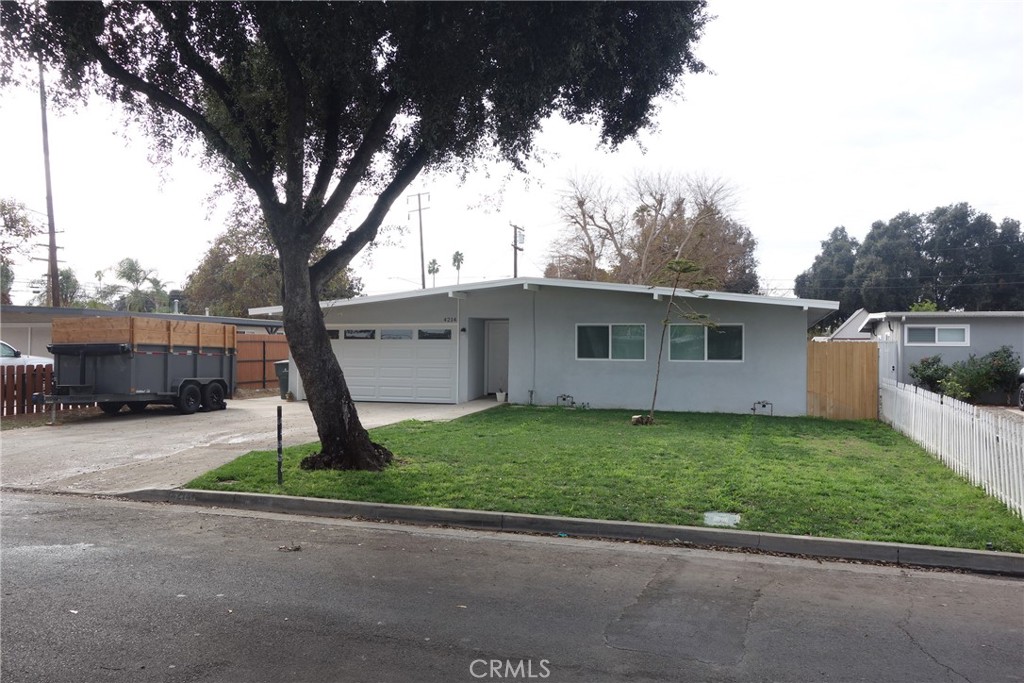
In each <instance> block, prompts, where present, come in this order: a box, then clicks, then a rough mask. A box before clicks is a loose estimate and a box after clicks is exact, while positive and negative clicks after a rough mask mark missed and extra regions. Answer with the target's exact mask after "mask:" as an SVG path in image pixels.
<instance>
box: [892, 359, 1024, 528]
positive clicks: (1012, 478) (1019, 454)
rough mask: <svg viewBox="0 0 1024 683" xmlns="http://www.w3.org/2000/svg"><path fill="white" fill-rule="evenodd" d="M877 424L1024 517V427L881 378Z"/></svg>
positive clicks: (965, 404)
mask: <svg viewBox="0 0 1024 683" xmlns="http://www.w3.org/2000/svg"><path fill="white" fill-rule="evenodd" d="M881 392H882V400H881V419H882V421H883V422H886V423H888V424H889V425H891V426H892V428H893V429H895V430H896V431H898V432H901V433H902V434H905V435H906V436H908V437H910V438H911V439H913V440H914V441H916V442H917V443H918V444H920V445H921V446H922V447H924V449H925V450H927V451H928V452H929V453H931V454H932V455H934V456H936V457H937V458H938V459H939V460H941V461H942V462H943V463H945V464H946V466H947V467H949V468H950V469H952V470H953V471H954V472H956V473H957V474H959V475H960V476H962V477H964V478H965V479H967V480H969V481H970V482H971V483H972V484H975V485H976V486H981V487H982V488H984V489H985V491H986V493H988V494H989V495H990V496H993V497H995V498H998V499H999V500H1001V501H1002V502H1003V503H1005V504H1006V506H1007V507H1008V508H1010V510H1012V511H1013V512H1015V513H1016V514H1017V515H1019V516H1021V517H1024V422H1019V421H1017V420H1013V419H1010V418H1008V417H1001V416H999V415H996V414H993V413H990V412H988V411H984V410H981V409H980V408H976V407H975V406H972V405H970V404H969V403H963V402H962V401H957V400H955V399H951V398H949V397H948V396H942V395H940V394H933V393H931V392H929V391H925V390H923V389H920V388H918V387H913V386H908V385H906V384H900V383H898V382H895V381H893V380H889V379H884V380H882V382H881Z"/></svg>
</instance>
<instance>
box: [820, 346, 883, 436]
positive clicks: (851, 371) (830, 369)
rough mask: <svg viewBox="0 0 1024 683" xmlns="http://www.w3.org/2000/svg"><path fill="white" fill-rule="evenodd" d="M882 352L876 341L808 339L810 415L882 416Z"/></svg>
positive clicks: (853, 417)
mask: <svg viewBox="0 0 1024 683" xmlns="http://www.w3.org/2000/svg"><path fill="white" fill-rule="evenodd" d="M878 353H879V352H878V344H877V343H875V342H813V341H812V342H808V343H807V414H808V415H810V416H813V417H824V418H828V419H830V420H876V419H878V362H879V361H878Z"/></svg>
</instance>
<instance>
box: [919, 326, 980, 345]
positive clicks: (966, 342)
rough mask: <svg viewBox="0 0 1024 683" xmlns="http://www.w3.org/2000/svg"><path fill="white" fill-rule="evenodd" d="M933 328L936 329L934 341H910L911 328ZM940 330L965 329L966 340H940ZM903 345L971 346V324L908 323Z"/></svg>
mask: <svg viewBox="0 0 1024 683" xmlns="http://www.w3.org/2000/svg"><path fill="white" fill-rule="evenodd" d="M928 328H931V329H933V330H935V335H934V341H930V342H920V341H910V330H912V329H914V330H920V329H928ZM939 330H963V331H964V340H963V341H962V342H960V341H952V342H951V341H939ZM903 345H904V346H970V345H971V326H970V324H968V323H943V324H938V323H928V324H924V323H906V324H905V325H904V326H903Z"/></svg>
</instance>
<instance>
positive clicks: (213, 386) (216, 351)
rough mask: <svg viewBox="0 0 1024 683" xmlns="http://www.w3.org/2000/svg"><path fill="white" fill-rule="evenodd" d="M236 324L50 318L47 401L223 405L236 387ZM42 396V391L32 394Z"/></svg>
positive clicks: (135, 406) (190, 408) (185, 409)
mask: <svg viewBox="0 0 1024 683" xmlns="http://www.w3.org/2000/svg"><path fill="white" fill-rule="evenodd" d="M236 335H237V330H236V329H235V326H234V325H223V324H220V323H201V322H192V321H185V320H165V319H160V318H143V317H139V316H127V317H118V318H111V317H69V318H57V319H55V320H54V321H53V333H52V335H51V338H52V343H51V344H49V345H47V348H48V349H49V350H50V353H52V354H53V372H54V389H53V393H52V395H50V396H44V397H41V400H42V401H44V402H47V403H51V402H52V403H61V404H90V403H97V404H98V405H99V407H100V408H101V409H102V410H103V412H105V413H108V414H111V415H113V414H115V413H117V412H118V411H120V410H121V408H122V407H124V406H126V405H127V406H128V408H129V409H130V410H131V411H132V412H139V411H142V410H145V408H146V406H147V405H149V404H150V403H162V404H171V405H174V406H175V407H176V408H177V409H178V410H179V411H180V412H181V413H183V414H185V415H190V414H192V413H194V412H196V411H197V410H204V411H208V410H222V409H223V408H226V407H227V404H226V400H227V399H229V398H231V397H232V395H233V393H234V390H235V368H236V362H237V355H236V351H237V344H236ZM37 400H40V398H37Z"/></svg>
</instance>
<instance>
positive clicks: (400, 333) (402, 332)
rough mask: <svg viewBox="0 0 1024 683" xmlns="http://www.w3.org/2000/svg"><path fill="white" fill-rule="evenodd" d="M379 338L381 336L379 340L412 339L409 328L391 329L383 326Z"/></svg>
mask: <svg viewBox="0 0 1024 683" xmlns="http://www.w3.org/2000/svg"><path fill="white" fill-rule="evenodd" d="M380 338H381V341H383V340H388V341H395V340H405V339H412V330H411V329H409V328H391V329H386V328H385V329H383V330H381V331H380Z"/></svg>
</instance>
